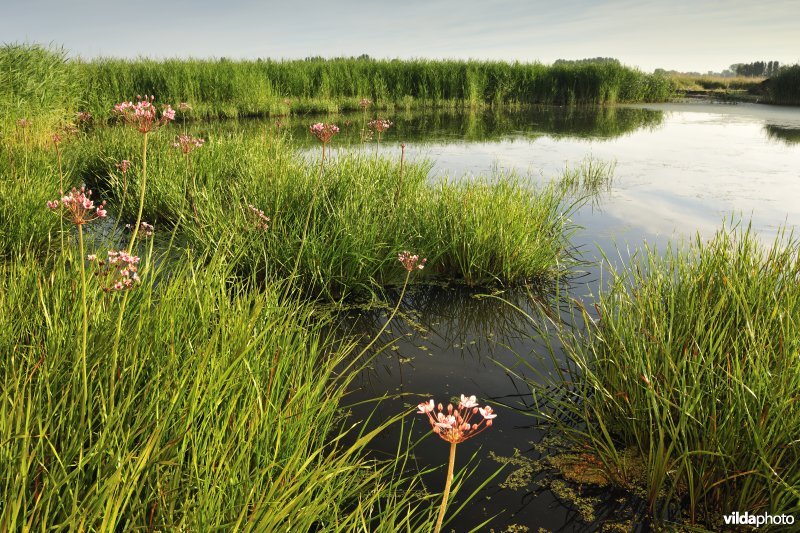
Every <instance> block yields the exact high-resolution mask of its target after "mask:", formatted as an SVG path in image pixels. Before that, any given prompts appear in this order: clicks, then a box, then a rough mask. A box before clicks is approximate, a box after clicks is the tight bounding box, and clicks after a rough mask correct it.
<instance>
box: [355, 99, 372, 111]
mask: <svg viewBox="0 0 800 533" xmlns="http://www.w3.org/2000/svg"><path fill="white" fill-rule="evenodd" d="M371 105H372V100H370V99H369V98H362V99H361V100H360V101H359V102H358V107H360V108H361V109H367V108H369V106H371Z"/></svg>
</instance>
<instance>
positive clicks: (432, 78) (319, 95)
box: [73, 58, 672, 117]
mask: <svg viewBox="0 0 800 533" xmlns="http://www.w3.org/2000/svg"><path fill="white" fill-rule="evenodd" d="M73 66H74V71H75V75H76V76H78V77H80V79H82V80H84V83H85V88H86V89H85V91H84V92H83V93H82V95H81V99H82V101H83V103H84V105H85V106H86V108H87V109H88V110H90V111H92V112H93V113H96V114H98V116H102V115H105V116H107V112H108V109H110V108H111V106H113V105H114V104H115V103H117V102H119V101H121V100H123V99H130V98H132V97H133V96H134V95H136V94H142V93H147V94H155V95H158V96H159V98H161V99H164V100H170V101H184V102H189V103H191V104H192V105H193V107H194V110H193V114H194V115H195V116H197V117H234V116H238V117H242V116H253V115H267V114H286V113H288V112H290V111H294V112H298V111H299V112H308V111H317V112H319V111H343V110H348V109H354V110H355V109H358V105H359V102H360V100H361V99H363V98H368V99H370V100H372V101H373V102H374V104H376V105H377V106H379V107H381V108H386V107H396V106H399V107H416V106H425V107H427V106H434V107H438V106H445V107H450V106H459V107H461V106H465V105H466V106H482V105H495V104H497V105H509V104H535V103H538V104H559V105H563V104H613V103H617V102H640V101H663V100H666V99H668V98H669V97H670V96H671V94H672V84H671V82H670V81H669V80H668V79H667V78H665V77H661V76H655V75H651V74H644V73H642V72H639V71H638V70H635V69H631V68H628V67H623V66H620V65H615V64H602V65H593V64H587V65H558V66H546V65H542V64H539V63H513V64H512V63H505V62H499V61H454V60H442V61H433V60H402V61H401V60H392V61H388V60H364V59H344V58H340V59H328V60H326V59H312V60H299V61H298V60H293V61H274V60H258V61H231V60H226V59H220V60H178V59H173V60H164V61H155V60H146V59H138V60H124V59H111V58H109V59H100V60H94V61H90V62H76V63H75V64H74V65H73Z"/></svg>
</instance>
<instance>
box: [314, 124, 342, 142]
mask: <svg viewBox="0 0 800 533" xmlns="http://www.w3.org/2000/svg"><path fill="white" fill-rule="evenodd" d="M310 130H311V133H312V135H314V136H315V137H316V138H317V139H319V141H320V142H321V143H322V144H328V142H330V140H331V138H332V137H333V136H334V135H336V134H337V133H339V126H337V125H336V124H325V123H322V122H317V123H316V124H312V125H311V128H310Z"/></svg>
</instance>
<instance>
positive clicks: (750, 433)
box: [532, 226, 800, 527]
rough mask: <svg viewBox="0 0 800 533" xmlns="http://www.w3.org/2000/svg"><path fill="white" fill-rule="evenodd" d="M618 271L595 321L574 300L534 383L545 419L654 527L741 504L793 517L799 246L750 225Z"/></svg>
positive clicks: (798, 416) (797, 482)
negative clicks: (765, 240) (633, 500)
mask: <svg viewBox="0 0 800 533" xmlns="http://www.w3.org/2000/svg"><path fill="white" fill-rule="evenodd" d="M610 276H611V279H610V283H609V284H608V289H607V290H606V291H604V292H603V293H601V294H600V295H599V296H598V297H597V303H596V308H597V313H598V315H599V316H596V315H594V313H590V312H589V311H588V310H587V309H585V308H584V307H582V306H581V305H579V304H577V305H576V306H575V307H574V308H573V316H572V322H573V324H575V327H573V328H571V329H561V328H558V331H559V333H558V342H556V343H554V344H552V345H551V356H552V357H553V358H554V359H553V363H554V364H553V365H552V368H553V370H552V373H550V374H549V375H546V376H542V380H541V381H540V382H538V383H534V382H532V389H533V391H534V394H535V396H537V397H538V398H539V399H540V400H546V401H547V402H548V404H547V406H545V407H544V408H543V410H542V411H541V412H540V414H539V416H540V417H541V418H542V420H543V421H545V422H548V423H551V424H553V425H555V426H556V427H557V428H559V429H560V430H561V431H562V432H563V434H565V435H566V436H567V437H568V438H569V439H570V440H571V442H572V443H573V444H574V445H575V446H576V448H578V449H581V450H584V451H588V452H590V453H591V454H592V455H593V456H594V459H595V460H596V461H597V462H598V463H599V464H602V466H603V470H604V472H605V475H606V476H607V477H608V478H609V479H611V480H612V481H613V482H614V483H616V484H618V485H620V486H622V487H625V488H628V489H631V490H634V491H638V492H639V493H640V494H642V496H643V497H644V498H645V499H646V501H647V502H648V504H649V510H650V512H651V513H653V515H654V516H655V517H656V518H657V519H667V518H672V517H674V516H676V515H675V510H676V509H682V510H684V511H685V512H686V517H687V520H688V521H689V522H691V523H705V524H707V525H710V526H712V527H713V526H714V524H717V523H718V521H720V520H721V519H720V517H721V516H722V515H723V514H725V513H728V512H731V510H736V509H747V510H748V511H749V512H750V513H760V512H769V513H773V514H780V513H796V512H797V511H798V492H799V491H800V452H799V451H798V448H797V430H798V427H800V410H798V407H797V390H798V385H800V366H799V365H798V360H797V356H798V349H799V348H800V283H798V281H800V243H799V242H798V240H797V239H796V237H795V236H793V235H791V234H787V233H785V232H782V233H781V234H780V235H779V236H778V238H776V240H775V242H774V243H773V244H772V245H771V246H764V245H762V244H761V242H760V241H759V240H758V238H757V237H756V235H755V234H754V232H753V231H752V230H751V229H750V228H749V227H746V228H745V227H740V226H733V227H723V228H722V229H721V230H720V231H719V232H718V233H717V234H716V235H715V236H714V237H713V238H712V239H711V240H709V241H707V242H703V241H701V240H700V238H699V237H698V238H697V240H696V241H695V242H694V243H693V244H692V246H691V247H689V248H688V249H687V248H686V247H681V246H677V245H671V246H669V247H668V248H667V249H666V250H665V251H664V253H663V254H661V253H658V252H657V251H656V250H653V249H649V248H645V249H643V250H641V251H639V252H637V253H636V254H634V256H633V257H631V258H630V264H629V266H628V267H626V268H625V269H623V270H621V271H612V272H611V274H610ZM580 324H583V326H582V327H581V326H580ZM557 391H563V393H562V392H557ZM631 454H633V455H634V456H635V457H636V458H637V461H636V463H641V464H642V465H643V466H644V480H643V482H636V481H635V479H634V476H633V473H632V472H631V471H629V461H627V460H626V458H630V456H631ZM640 470H641V469H640Z"/></svg>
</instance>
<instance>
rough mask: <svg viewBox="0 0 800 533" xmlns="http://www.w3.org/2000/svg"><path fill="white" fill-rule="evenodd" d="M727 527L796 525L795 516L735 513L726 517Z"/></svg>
mask: <svg viewBox="0 0 800 533" xmlns="http://www.w3.org/2000/svg"><path fill="white" fill-rule="evenodd" d="M723 518H724V519H725V525H728V526H755V527H761V526H791V525H792V524H794V516H793V515H790V514H767V513H763V514H750V513H748V512H744V513H740V512H739V511H734V512H733V513H731V514H726V515H725V516H724V517H723Z"/></svg>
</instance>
